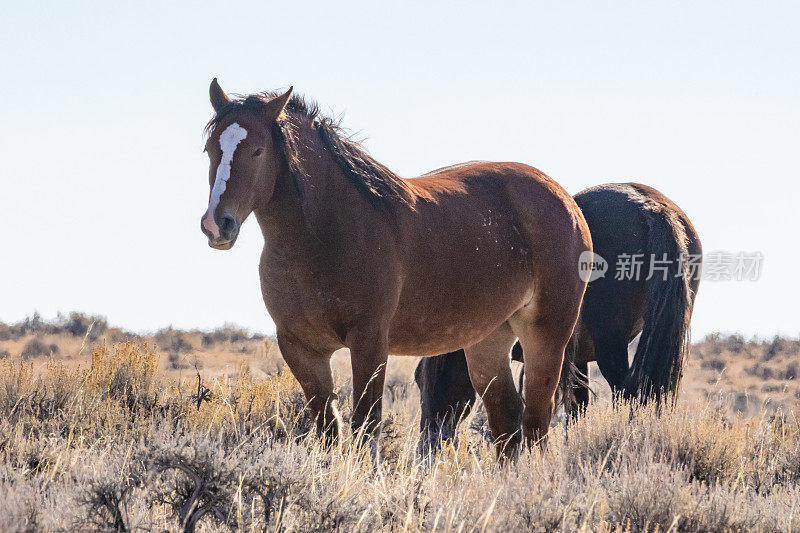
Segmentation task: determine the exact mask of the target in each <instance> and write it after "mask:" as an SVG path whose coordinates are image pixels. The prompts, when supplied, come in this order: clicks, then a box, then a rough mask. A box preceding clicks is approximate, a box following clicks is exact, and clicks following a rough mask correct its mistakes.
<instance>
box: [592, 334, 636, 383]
mask: <svg viewBox="0 0 800 533" xmlns="http://www.w3.org/2000/svg"><path fill="white" fill-rule="evenodd" d="M594 353H595V357H596V360H597V366H598V367H599V368H600V373H601V374H603V377H604V378H605V380H606V381H608V384H609V385H610V386H611V391H612V393H614V395H616V394H618V393H620V392H622V389H623V387H624V386H625V380H626V379H627V377H628V372H629V366H628V341H627V340H626V335H625V334H623V333H610V332H603V333H602V334H601V333H600V332H598V333H597V334H595V335H594Z"/></svg>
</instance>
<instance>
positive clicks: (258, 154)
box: [253, 148, 261, 157]
mask: <svg viewBox="0 0 800 533" xmlns="http://www.w3.org/2000/svg"><path fill="white" fill-rule="evenodd" d="M260 155H261V148H259V149H258V150H256V151H255V152H253V157H258V156H260Z"/></svg>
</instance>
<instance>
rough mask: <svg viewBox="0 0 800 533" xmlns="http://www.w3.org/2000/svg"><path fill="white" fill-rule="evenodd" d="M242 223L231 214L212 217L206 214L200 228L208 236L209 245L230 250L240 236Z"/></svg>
mask: <svg viewBox="0 0 800 533" xmlns="http://www.w3.org/2000/svg"><path fill="white" fill-rule="evenodd" d="M240 227H241V224H240V223H239V221H237V220H236V218H234V217H233V216H231V215H228V214H223V215H222V216H216V215H214V216H213V220H212V219H211V217H210V216H209V215H208V214H206V215H204V216H203V218H202V219H201V221H200V229H201V230H202V231H203V233H205V235H206V237H208V245H209V246H210V247H212V248H214V249H215V250H230V249H231V248H232V247H233V245H234V243H235V242H236V238H237V237H238V236H239V228H240Z"/></svg>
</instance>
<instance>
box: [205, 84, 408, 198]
mask: <svg viewBox="0 0 800 533" xmlns="http://www.w3.org/2000/svg"><path fill="white" fill-rule="evenodd" d="M278 95H279V93H275V92H263V93H258V94H251V95H249V96H241V97H236V98H235V99H233V100H231V102H230V103H229V104H228V105H226V106H225V107H223V108H222V109H220V110H219V111H217V113H216V114H215V115H214V116H213V117H212V118H211V120H209V122H208V124H207V125H206V128H205V131H206V134H208V133H210V132H211V131H212V130H213V129H214V128H215V127H216V126H217V125H218V124H219V123H220V122H221V121H222V120H223V119H224V118H225V117H226V116H228V115H230V114H231V113H233V112H235V111H237V110H240V109H245V110H248V111H251V112H255V113H258V112H261V111H263V110H264V108H265V107H266V104H267V102H269V101H270V100H272V99H273V98H275V97H276V96H278ZM303 118H304V119H308V120H310V121H312V123H313V124H314V126H315V129H316V130H317V133H318V134H319V136H320V139H321V140H322V142H323V144H324V145H325V148H326V149H327V150H328V151H329V152H330V153H331V155H332V156H333V158H334V159H335V161H336V162H337V164H338V165H339V167H340V168H341V169H342V171H344V174H345V175H346V176H347V178H348V179H349V180H350V181H351V182H352V183H353V185H355V186H356V188H357V189H358V190H359V191H361V192H362V193H363V194H365V195H366V196H367V197H368V198H369V199H370V201H371V202H372V203H373V204H374V205H376V206H380V207H391V206H393V205H395V204H396V203H398V202H399V203H403V204H408V205H411V204H413V203H414V195H413V193H412V192H411V189H410V188H409V186H408V184H406V182H405V180H403V179H402V178H401V177H400V176H398V175H397V174H395V173H394V172H392V171H391V170H389V169H388V168H386V167H385V166H383V165H382V164H380V163H379V162H378V161H376V160H375V159H374V158H373V157H372V156H371V155H369V154H368V153H367V151H366V150H365V149H364V148H363V147H362V146H361V145H360V144H359V143H358V142H356V141H354V140H353V139H351V138H350V137H349V136H348V135H347V134H346V133H345V132H344V130H343V129H342V127H341V126H340V124H339V122H338V121H336V120H333V119H331V118H329V117H325V116H322V115H321V113H320V110H319V106H318V105H317V103H316V102H313V101H311V102H308V101H306V100H305V99H304V98H303V97H301V96H298V95H293V96H292V97H291V99H290V100H289V102H288V104H287V105H286V116H285V118H282V119H280V120H278V121H276V122H275V124H274V125H273V136H274V138H275V140H276V141H277V142H276V145H277V146H279V147H280V149H281V151H282V152H283V154H282V155H283V156H284V158H285V159H286V163H287V166H288V168H289V172H290V173H291V174H292V175H293V176H294V177H295V180H296V181H297V182H298V185H300V187H301V189H300V190H301V193H302V185H301V184H302V181H303V180H302V178H304V177H306V176H307V173H306V171H305V169H304V167H303V164H302V163H303V162H302V161H301V160H300V157H299V154H298V151H297V145H296V138H297V135H296V131H297V128H298V126H299V123H298V121H299V120H300V119H303Z"/></svg>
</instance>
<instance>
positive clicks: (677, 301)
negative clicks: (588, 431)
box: [623, 200, 693, 402]
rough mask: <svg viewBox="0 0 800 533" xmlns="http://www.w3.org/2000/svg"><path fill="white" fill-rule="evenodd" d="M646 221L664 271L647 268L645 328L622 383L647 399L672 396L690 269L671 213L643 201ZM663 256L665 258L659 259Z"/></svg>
mask: <svg viewBox="0 0 800 533" xmlns="http://www.w3.org/2000/svg"><path fill="white" fill-rule="evenodd" d="M644 204H645V205H644V207H645V209H644V212H645V217H646V218H647V225H648V237H647V239H648V243H647V244H648V250H647V251H648V252H649V253H650V254H652V258H653V259H652V260H653V262H654V264H658V265H661V266H664V267H665V270H666V279H665V277H664V273H663V272H661V271H659V270H657V269H656V270H654V271H653V272H652V276H651V278H650V279H649V280H648V282H647V283H648V289H647V291H648V301H647V312H646V313H645V317H644V329H643V330H642V336H641V338H640V340H639V346H638V347H637V349H636V355H635V356H634V359H633V365H632V367H631V370H630V374H629V375H628V378H627V380H626V383H625V386H624V390H623V393H624V396H625V398H629V399H639V400H640V401H646V400H647V399H648V398H651V397H654V398H656V400H657V401H661V400H662V399H665V400H667V401H670V402H672V401H674V399H675V396H676V393H677V391H678V386H679V385H680V381H681V376H682V375H683V365H684V361H685V358H686V354H687V352H688V347H689V319H690V318H691V308H692V303H693V295H692V293H691V291H692V289H691V286H690V281H689V273H688V272H686V269H685V267H684V261H683V260H684V259H685V258H686V257H687V253H688V252H687V236H686V231H685V229H684V226H683V224H682V223H681V221H680V219H679V218H678V217H677V216H676V215H675V213H673V212H671V211H668V210H667V209H665V208H664V207H663V206H661V205H658V204H653V203H651V202H649V201H647V200H645V201H644ZM663 259H666V261H663V263H662V262H661V261H662V260H663Z"/></svg>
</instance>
